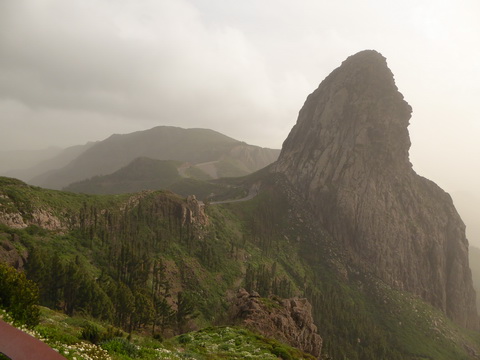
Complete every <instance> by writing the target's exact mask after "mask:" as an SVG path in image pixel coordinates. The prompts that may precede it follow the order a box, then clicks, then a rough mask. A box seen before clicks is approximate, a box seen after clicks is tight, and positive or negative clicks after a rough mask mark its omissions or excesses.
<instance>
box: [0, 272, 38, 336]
mask: <svg viewBox="0 0 480 360" xmlns="http://www.w3.org/2000/svg"><path fill="white" fill-rule="evenodd" d="M37 304H38V287H37V285H36V284H35V283H34V282H33V281H31V280H27V278H26V276H25V274H24V273H21V272H19V271H17V270H16V269H15V268H13V267H11V266H8V265H5V264H1V263H0V308H3V309H5V310H6V311H7V312H9V313H10V314H11V316H12V317H13V319H14V320H15V321H16V322H18V323H20V324H25V325H27V326H29V327H33V326H35V325H36V324H37V323H38V317H39V311H38V307H37Z"/></svg>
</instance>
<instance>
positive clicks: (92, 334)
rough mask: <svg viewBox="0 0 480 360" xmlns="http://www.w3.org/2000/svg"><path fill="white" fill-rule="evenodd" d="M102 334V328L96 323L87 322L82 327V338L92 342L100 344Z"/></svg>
mask: <svg viewBox="0 0 480 360" xmlns="http://www.w3.org/2000/svg"><path fill="white" fill-rule="evenodd" d="M101 336H102V334H101V330H100V328H99V327H98V326H96V325H95V324H91V323H87V324H86V325H85V326H84V327H83V329H82V333H81V338H82V339H83V340H87V341H90V342H91V343H92V344H98V342H99V341H100V339H101Z"/></svg>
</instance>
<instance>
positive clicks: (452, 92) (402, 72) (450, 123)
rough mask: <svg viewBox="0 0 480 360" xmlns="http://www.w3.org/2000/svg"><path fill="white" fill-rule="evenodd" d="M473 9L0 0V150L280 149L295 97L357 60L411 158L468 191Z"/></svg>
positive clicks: (475, 73) (478, 89)
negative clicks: (171, 136) (362, 55)
mask: <svg viewBox="0 0 480 360" xmlns="http://www.w3.org/2000/svg"><path fill="white" fill-rule="evenodd" d="M479 14H480V2H479V1H478V0H455V1H454V0H448V1H442V0H435V1H433V0H427V1H422V0H420V1H418V0H415V1H413V0H406V1H384V0H367V1H357V0H341V1H322V0H296V1H292V0H290V1H286V0H243V1H238V0H142V1H138V0H68V1H65V0H0V125H1V131H0V151H2V150H12V149H37V148H44V147H48V146H52V145H54V146H62V147H65V146H69V145H74V144H82V143H85V142H87V141H90V140H101V139H104V138H106V137H108V136H109V135H111V134H112V133H128V132H132V131H136V130H143V129H148V128H151V127H154V126H157V125H175V126H181V127H187V128H189V127H202V128H211V129H214V130H217V131H220V132H222V133H224V134H226V135H229V136H231V137H234V138H236V139H238V140H242V141H246V142H248V143H251V144H255V145H261V146H265V147H275V148H280V147H281V144H282V142H283V140H284V139H285V138H286V136H287V135H288V132H289V131H290V129H291V128H292V126H293V125H294V124H295V122H296V117H297V113H298V111H299V109H300V107H301V106H302V104H303V102H304V100H305V98H306V96H307V95H308V94H309V93H311V92H312V91H313V90H314V89H315V88H316V87H317V86H318V84H319V83H320V82H321V81H322V80H323V79H324V78H325V76H327V75H328V74H329V73H330V72H331V71H332V70H333V69H334V68H336V67H338V66H339V65H340V64H341V62H342V61H343V60H344V59H345V58H346V57H348V56H349V55H352V54H354V53H356V52H358V51H360V50H364V49H375V50H378V51H379V52H381V53H382V54H383V55H384V56H385V57H386V58H387V62H388V64H389V67H390V68H391V70H392V71H393V73H394V74H395V79H396V82H397V86H398V88H399V90H400V91H401V92H402V93H403V94H404V96H405V99H406V100H407V101H408V102H409V103H410V105H412V107H413V116H412V119H411V125H410V127H409V130H410V134H411V139H412V144H413V145H412V149H411V160H412V163H413V165H414V168H415V169H416V170H417V172H418V173H420V174H421V175H424V176H426V177H428V178H430V179H432V180H434V181H435V182H437V183H438V184H439V185H440V186H442V187H444V188H445V189H446V190H448V191H451V192H454V191H458V190H462V191H465V190H467V191H476V192H477V194H478V191H477V190H476V187H477V184H479V183H480V176H479V172H478V170H479V169H478V167H479V164H480V141H479V135H480V46H479V45H478V44H480V21H479Z"/></svg>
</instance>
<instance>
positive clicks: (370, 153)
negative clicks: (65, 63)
mask: <svg viewBox="0 0 480 360" xmlns="http://www.w3.org/2000/svg"><path fill="white" fill-rule="evenodd" d="M411 111H412V109H411V107H410V105H409V104H408V103H407V102H406V101H405V100H404V99H403V95H402V94H401V93H400V92H399V91H398V89H397V87H396V85H395V81H394V78H393V74H392V72H391V71H390V69H389V68H388V66H387V63H386V59H385V58H384V57H383V56H382V55H381V54H379V53H378V52H376V51H371V50H369V51H362V52H360V53H357V54H355V55H352V56H351V57H349V58H348V59H346V60H345V61H344V62H343V63H342V64H341V65H340V66H339V67H338V68H337V69H335V70H334V71H333V72H332V73H331V74H330V75H329V76H327V78H325V80H323V82H322V83H321V84H320V85H319V87H318V88H317V89H316V90H315V91H314V92H313V93H312V94H311V95H309V96H308V98H307V100H306V102H305V104H304V106H303V108H302V109H301V110H300V113H299V117H298V120H297V123H296V125H295V126H294V127H293V129H292V131H291V133H290V135H289V136H288V138H287V139H286V140H285V142H284V144H283V147H282V149H281V150H275V149H266V148H260V147H256V146H252V145H248V144H245V143H243V142H240V141H237V140H234V139H232V138H229V137H227V136H224V135H222V134H220V133H217V132H215V131H212V130H206V129H180V128H174V127H165V126H159V127H156V128H153V129H150V130H146V131H140V132H136V133H132V134H125V135H112V136H111V137H110V138H108V139H106V140H104V141H101V142H97V143H89V144H87V145H85V146H80V147H75V148H71V149H67V150H64V151H63V152H58V153H56V154H55V155H54V156H53V157H51V156H52V154H51V153H50V154H49V156H50V158H48V159H47V158H45V159H43V160H38V163H37V164H36V165H34V166H31V167H29V168H24V169H10V171H9V172H7V174H6V175H8V176H5V177H0V290H1V291H0V308H1V309H2V310H1V314H0V316H1V317H2V318H3V319H4V320H5V321H7V322H9V323H12V324H14V325H15V326H17V327H21V326H23V329H24V330H25V331H27V332H29V333H31V334H33V336H35V337H37V338H41V339H42V341H44V342H46V343H47V344H48V345H49V346H51V347H53V348H55V349H57V351H58V352H59V353H60V354H61V355H62V356H64V357H65V358H67V359H81V358H83V359H89V358H97V359H284V360H289V359H325V360H327V359H330V360H343V359H352V360H368V359H393V360H401V359H406V360H421V359H425V360H426V359H435V360H442V359H444V360H452V359H455V360H457V359H458V360H461V359H465V360H467V359H480V332H479V329H480V323H479V318H478V315H477V309H478V305H477V304H478V299H477V297H476V294H475V290H474V288H476V289H478V288H479V285H478V283H479V280H478V279H480V276H478V274H480V270H479V269H478V268H477V266H476V265H477V264H478V263H480V261H478V260H477V259H480V255H479V251H478V250H476V249H473V250H472V249H470V251H469V247H468V241H467V239H466V236H465V225H464V224H463V222H462V220H461V219H460V216H459V215H458V213H457V211H456V209H455V207H454V204H453V202H452V199H451V197H450V196H449V195H448V194H447V193H446V192H444V191H443V190H442V189H440V188H439V187H438V186H437V185H436V184H435V183H434V182H432V181H430V180H427V179H425V178H423V177H421V176H419V175H417V174H416V173H415V172H414V170H413V168H412V164H411V163H410V160H409V148H410V138H409V134H408V130H407V127H408V124H409V120H410V116H411ZM42 164H43V165H42ZM469 262H470V264H471V266H470V265H469ZM472 270H473V277H472ZM1 352H2V349H0V353H1ZM8 355H9V354H5V356H6V357H7V358H8ZM0 358H1V355H0Z"/></svg>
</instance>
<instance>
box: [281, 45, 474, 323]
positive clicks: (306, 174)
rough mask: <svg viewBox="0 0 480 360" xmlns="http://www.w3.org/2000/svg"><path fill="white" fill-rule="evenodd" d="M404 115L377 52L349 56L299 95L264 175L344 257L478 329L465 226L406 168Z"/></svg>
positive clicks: (438, 192) (440, 195)
mask: <svg viewBox="0 0 480 360" xmlns="http://www.w3.org/2000/svg"><path fill="white" fill-rule="evenodd" d="M411 111H412V110H411V107H410V106H409V105H408V104H407V102H405V101H404V100H403V96H402V94H400V92H398V89H397V87H396V85H395V81H394V79H393V74H392V72H391V71H390V69H389V68H388V67H387V63H386V60H385V58H384V57H383V56H382V55H380V54H379V53H377V52H376V51H363V52H360V53H358V54H356V55H353V56H351V57H349V58H348V59H347V60H345V61H344V62H343V63H342V65H341V66H340V67H339V68H337V69H336V70H334V71H333V72H332V73H331V74H330V75H329V76H328V77H327V78H326V79H325V80H324V81H323V82H322V83H321V84H320V86H319V87H318V89H317V90H315V91H314V92H313V93H312V94H311V95H309V96H308V98H307V100H306V102H305V104H304V106H303V108H302V109H301V110H300V113H299V117H298V121H297V124H296V125H295V126H294V127H293V129H292V131H291V133H290V135H289V136H288V138H287V139H286V140H285V142H284V144H283V148H282V152H281V154H280V157H279V159H278V161H277V163H276V164H275V166H274V167H273V171H275V172H278V173H282V174H284V175H285V176H286V178H287V179H288V180H289V181H290V182H291V184H292V185H293V186H294V187H296V188H297V189H298V191H299V193H300V194H301V196H303V197H304V199H305V201H306V202H307V203H308V204H309V205H310V206H311V208H312V209H313V211H314V213H315V216H317V217H318V219H319V221H320V222H321V223H322V225H323V226H324V227H325V228H326V229H327V230H329V232H330V233H331V235H332V236H333V238H334V240H335V241H337V242H339V243H340V244H341V245H342V246H343V247H344V248H345V249H346V250H347V252H348V254H349V256H350V257H351V259H350V260H351V262H352V263H354V264H355V265H356V266H359V267H361V268H363V269H364V270H366V271H369V272H371V273H373V274H374V275H375V276H377V277H379V278H380V279H382V280H383V281H385V282H386V283H388V284H389V285H392V286H394V287H396V288H399V289H403V290H408V291H410V292H413V293H414V294H417V295H419V296H420V297H422V298H423V299H424V300H426V301H427V302H429V303H431V304H432V305H434V306H436V307H437V308H439V309H441V310H443V311H444V312H445V313H446V314H447V315H448V316H449V317H450V318H451V319H453V320H454V321H455V322H457V323H458V324H460V325H463V326H466V327H470V328H477V326H478V317H477V313H476V310H475V292H474V290H473V286H472V278H471V271H470V268H469V265H468V242H467V240H466V238H465V225H464V224H463V222H462V220H461V219H460V217H459V215H458V213H457V211H456V210H455V207H454V206H453V203H452V200H451V198H450V196H449V195H448V194H447V193H445V192H444V191H443V190H442V189H440V188H439V187H438V186H437V185H435V184H434V183H433V182H431V181H429V180H427V179H425V178H423V177H421V176H419V175H417V174H416V173H415V172H414V170H413V169H412V165H411V163H410V161H409V156H408V151H409V148H410V138H409V135H408V130H407V126H408V123H409V119H410V116H411Z"/></svg>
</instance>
